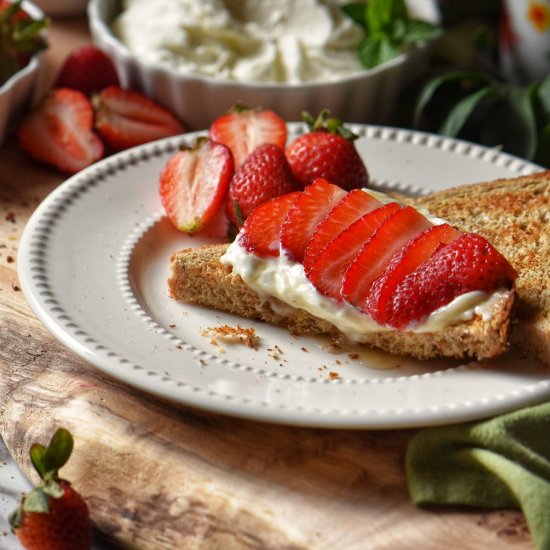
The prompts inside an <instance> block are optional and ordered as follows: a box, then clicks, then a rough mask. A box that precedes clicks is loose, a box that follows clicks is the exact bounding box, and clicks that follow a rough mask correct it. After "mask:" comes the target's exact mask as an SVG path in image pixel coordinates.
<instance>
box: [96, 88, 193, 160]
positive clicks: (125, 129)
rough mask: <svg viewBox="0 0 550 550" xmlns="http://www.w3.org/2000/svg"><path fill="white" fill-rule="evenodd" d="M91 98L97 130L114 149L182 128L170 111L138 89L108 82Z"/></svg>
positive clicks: (179, 132)
mask: <svg viewBox="0 0 550 550" xmlns="http://www.w3.org/2000/svg"><path fill="white" fill-rule="evenodd" d="M92 102H93V105H94V109H95V115H96V121H95V128H96V131H97V132H98V134H99V135H100V136H101V138H102V139H103V140H104V141H105V143H106V144H107V145H108V146H109V147H110V148H111V149H112V150H114V151H122V150H124V149H129V148H130V147H135V146H136V145H141V144H143V143H148V142H150V141H154V140H156V139H161V138H165V137H170V136H174V135H177V134H181V133H183V132H185V127H184V126H183V125H182V123H181V122H180V121H179V120H178V119H177V118H176V117H175V116H174V115H173V114H172V113H171V112H170V111H168V110H167V109H165V108H164V107H161V106H160V105H159V104H158V103H156V102H155V101H153V100H151V99H149V98H148V97H146V96H144V95H143V94H140V93H139V92H134V91H132V90H123V89H122V88H119V87H118V86H107V87H106V88H104V89H103V90H101V92H99V93H98V94H97V95H95V96H94V97H93V99H92Z"/></svg>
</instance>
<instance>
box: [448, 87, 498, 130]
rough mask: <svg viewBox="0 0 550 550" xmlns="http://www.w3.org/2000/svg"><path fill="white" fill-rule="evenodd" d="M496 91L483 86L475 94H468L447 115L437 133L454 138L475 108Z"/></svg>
mask: <svg viewBox="0 0 550 550" xmlns="http://www.w3.org/2000/svg"><path fill="white" fill-rule="evenodd" d="M495 94H496V91H495V90H494V88H493V87H491V86H485V87H484V88H481V89H480V90H477V92H474V93H473V94H470V95H468V96H466V97H465V98H463V99H462V100H460V101H459V102H458V103H457V104H456V105H455V106H454V107H453V108H452V109H451V110H450V111H449V113H448V115H447V117H446V118H445V120H444V121H443V124H442V125H441V128H440V129H439V133H440V134H443V135H444V136H451V137H455V136H457V135H458V133H459V132H460V130H462V128H463V126H464V124H465V123H466V121H467V120H468V119H469V118H470V116H471V115H472V113H473V112H474V111H475V109H476V107H477V106H478V105H479V104H480V103H481V101H482V100H483V99H485V98H486V97H488V96H490V95H495Z"/></svg>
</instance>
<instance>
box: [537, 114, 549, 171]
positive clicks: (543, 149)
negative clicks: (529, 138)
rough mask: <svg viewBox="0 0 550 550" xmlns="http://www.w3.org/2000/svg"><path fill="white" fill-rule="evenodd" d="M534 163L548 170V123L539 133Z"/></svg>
mask: <svg viewBox="0 0 550 550" xmlns="http://www.w3.org/2000/svg"><path fill="white" fill-rule="evenodd" d="M535 162H537V163H538V164H540V165H542V166H545V167H547V168H550V122H549V123H548V124H546V126H545V127H544V128H543V129H542V130H541V131H540V133H539V137H538V143H537V152H536V154H535Z"/></svg>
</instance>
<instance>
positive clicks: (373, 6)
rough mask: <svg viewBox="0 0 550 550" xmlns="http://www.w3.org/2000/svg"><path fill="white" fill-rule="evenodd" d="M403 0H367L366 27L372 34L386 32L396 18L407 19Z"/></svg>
mask: <svg viewBox="0 0 550 550" xmlns="http://www.w3.org/2000/svg"><path fill="white" fill-rule="evenodd" d="M407 18H408V14H407V6H406V4H405V1H404V0H369V2H368V4H367V28H368V30H369V31H370V32H371V33H372V34H379V33H380V34H387V33H388V32H389V31H390V29H391V26H392V24H393V22H394V21H395V20H397V19H405V20H406V19H407Z"/></svg>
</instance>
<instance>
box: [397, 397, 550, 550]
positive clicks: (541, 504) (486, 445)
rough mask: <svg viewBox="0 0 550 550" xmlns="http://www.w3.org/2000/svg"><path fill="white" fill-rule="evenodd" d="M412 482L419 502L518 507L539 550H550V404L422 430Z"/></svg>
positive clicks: (412, 452)
mask: <svg viewBox="0 0 550 550" xmlns="http://www.w3.org/2000/svg"><path fill="white" fill-rule="evenodd" d="M407 479H408V484H409V492H410V495H411V498H412V500H413V502H414V503H415V504H419V505H422V504H453V505H466V506H475V507H482V508H492V509H495V508H519V509H521V510H522V511H523V513H524V515H525V519H526V521H527V525H528V526H529V530H530V531H531V535H532V537H533V540H534V542H535V544H536V546H537V548H538V549H539V550H550V402H548V403H543V404H541V405H536V406H533V407H528V408H526V409H521V410H519V411H515V412H512V413H508V414H504V415H502V416H498V417H496V418H492V419H489V420H484V421H479V422H471V423H468V424H460V425H456V426H443V427H437V428H428V429H425V430H423V431H421V432H419V433H418V434H416V435H415V436H414V437H413V439H412V440H411V442H410V444H409V447H408V450H407Z"/></svg>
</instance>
